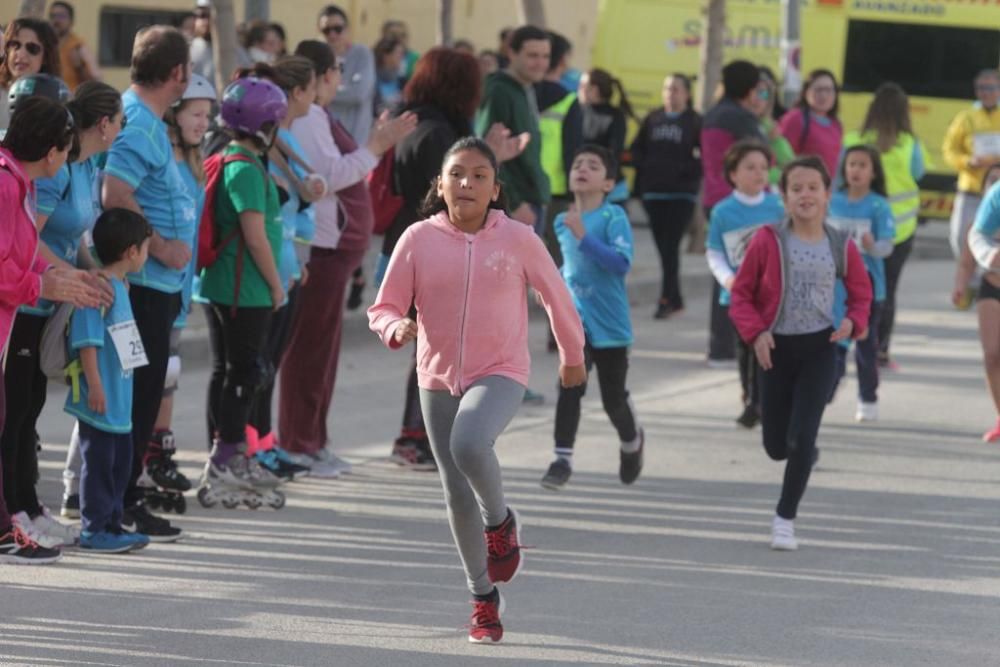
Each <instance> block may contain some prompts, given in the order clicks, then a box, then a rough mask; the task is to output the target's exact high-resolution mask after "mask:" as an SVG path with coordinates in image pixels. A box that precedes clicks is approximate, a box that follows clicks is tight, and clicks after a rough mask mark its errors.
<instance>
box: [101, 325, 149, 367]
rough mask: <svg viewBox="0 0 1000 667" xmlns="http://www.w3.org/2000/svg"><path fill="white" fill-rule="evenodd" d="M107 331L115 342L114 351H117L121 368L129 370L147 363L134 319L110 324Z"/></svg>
mask: <svg viewBox="0 0 1000 667" xmlns="http://www.w3.org/2000/svg"><path fill="white" fill-rule="evenodd" d="M108 333H109V334H111V340H112V342H114V344H115V351H116V352H118V360H119V361H120V362H121V365H122V370H124V371H130V370H132V369H133V368H139V367H140V366H146V365H148V364H149V359H147V358H146V350H145V349H144V348H143V347H142V336H140V335H139V327H137V326H136V325H135V320H129V321H128V322H119V323H118V324H112V325H111V326H110V327H108Z"/></svg>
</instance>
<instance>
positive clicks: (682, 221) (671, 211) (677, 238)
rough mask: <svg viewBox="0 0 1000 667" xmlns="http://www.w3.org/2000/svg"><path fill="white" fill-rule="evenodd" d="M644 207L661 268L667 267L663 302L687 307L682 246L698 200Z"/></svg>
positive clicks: (651, 203) (660, 202) (658, 202)
mask: <svg viewBox="0 0 1000 667" xmlns="http://www.w3.org/2000/svg"><path fill="white" fill-rule="evenodd" d="M642 204H643V206H644V207H645V208H646V214H647V215H648V216H649V228H650V230H651V231H652V232H653V240H654V241H655V242H656V250H657V251H658V252H659V253H660V265H661V266H662V267H663V280H662V282H661V286H660V299H661V300H662V301H665V302H667V303H669V304H670V305H671V306H674V307H675V308H683V307H684V297H683V296H682V295H681V281H680V270H681V255H680V245H681V239H682V238H683V237H684V233H685V232H686V231H687V228H688V225H690V224H691V215H692V214H693V213H694V201H692V200H690V199H665V200H650V201H643V202H642Z"/></svg>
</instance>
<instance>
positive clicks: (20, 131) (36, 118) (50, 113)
mask: <svg viewBox="0 0 1000 667" xmlns="http://www.w3.org/2000/svg"><path fill="white" fill-rule="evenodd" d="M75 138H76V130H75V129H74V122H73V115H72V114H71V113H70V112H69V110H67V109H66V107H65V106H63V105H62V104H60V103H59V102H54V101H52V100H50V99H48V98H47V97H39V96H35V97H29V98H27V99H25V100H23V101H21V102H19V103H18V105H17V109H16V110H15V111H14V114H13V115H12V116H11V117H10V126H9V127H8V128H7V134H6V136H4V138H3V142H2V143H0V146H3V147H4V148H6V149H7V150H8V151H10V153H11V155H13V156H14V157H15V158H16V159H17V160H19V161H21V162H37V161H39V160H41V159H43V158H45V156H46V155H48V154H49V151H51V150H52V149H53V148H55V149H56V150H60V151H64V150H66V149H67V148H68V147H69V146H71V145H72V143H73V140H74V139H75Z"/></svg>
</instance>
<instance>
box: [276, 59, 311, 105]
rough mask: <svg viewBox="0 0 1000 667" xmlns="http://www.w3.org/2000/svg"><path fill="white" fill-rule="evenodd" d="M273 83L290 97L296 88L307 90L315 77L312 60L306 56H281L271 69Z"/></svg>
mask: <svg viewBox="0 0 1000 667" xmlns="http://www.w3.org/2000/svg"><path fill="white" fill-rule="evenodd" d="M271 70H272V74H273V76H272V77H271V81H273V82H274V83H275V85H277V86H278V87H279V88H281V89H282V90H283V91H285V94H286V95H290V94H291V93H292V91H293V90H295V89H296V88H301V89H303V90H304V89H305V88H307V87H308V86H309V82H310V81H312V80H313V79H314V78H315V76H316V73H315V70H314V68H313V63H312V61H311V60H309V59H308V58H306V57H304V56H281V57H280V58H278V61H277V62H275V63H274V65H272V67H271Z"/></svg>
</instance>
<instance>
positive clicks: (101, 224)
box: [92, 208, 153, 266]
mask: <svg viewBox="0 0 1000 667" xmlns="http://www.w3.org/2000/svg"><path fill="white" fill-rule="evenodd" d="M152 235H153V228H152V226H150V224H149V222H148V221H147V220H146V218H144V217H142V216H141V215H139V214H138V213H136V212H135V211H131V210H129V209H127V208H110V209H108V210H107V211H105V212H104V213H101V216H100V217H99V218H97V222H95V223H94V231H93V232H92V238H93V239H94V251H95V252H96V253H97V259H99V260H101V264H103V265H104V266H107V265H108V264H114V263H115V262H117V261H118V260H120V259H121V258H122V257H123V256H124V255H125V253H126V252H128V249H129V248H131V247H132V246H136V247H139V246H142V244H143V242H144V241H145V240H146V239H148V238H149V237H150V236H152Z"/></svg>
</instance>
